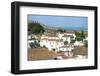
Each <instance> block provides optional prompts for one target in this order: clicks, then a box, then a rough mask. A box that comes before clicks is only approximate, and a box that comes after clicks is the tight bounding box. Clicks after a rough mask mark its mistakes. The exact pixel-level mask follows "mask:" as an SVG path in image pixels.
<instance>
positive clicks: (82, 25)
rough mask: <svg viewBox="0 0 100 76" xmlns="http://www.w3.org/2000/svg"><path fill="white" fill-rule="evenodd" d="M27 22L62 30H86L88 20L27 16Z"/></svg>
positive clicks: (85, 18)
mask: <svg viewBox="0 0 100 76" xmlns="http://www.w3.org/2000/svg"><path fill="white" fill-rule="evenodd" d="M28 21H30V22H31V21H37V22H39V23H41V24H45V25H46V26H51V27H60V28H64V29H74V30H81V29H83V30H87V27H88V18H87V17H79V16H49V15H28Z"/></svg>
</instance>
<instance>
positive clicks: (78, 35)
mask: <svg viewBox="0 0 100 76" xmlns="http://www.w3.org/2000/svg"><path fill="white" fill-rule="evenodd" d="M75 35H76V38H75V39H76V40H77V41H83V39H84V38H85V34H84V31H83V30H81V32H78V31H75Z"/></svg>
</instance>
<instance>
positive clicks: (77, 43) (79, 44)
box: [74, 41, 84, 46]
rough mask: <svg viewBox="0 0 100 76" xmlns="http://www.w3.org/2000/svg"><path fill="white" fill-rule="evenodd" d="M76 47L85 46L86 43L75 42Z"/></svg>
mask: <svg viewBox="0 0 100 76" xmlns="http://www.w3.org/2000/svg"><path fill="white" fill-rule="evenodd" d="M74 46H84V43H83V42H81V41H75V43H74Z"/></svg>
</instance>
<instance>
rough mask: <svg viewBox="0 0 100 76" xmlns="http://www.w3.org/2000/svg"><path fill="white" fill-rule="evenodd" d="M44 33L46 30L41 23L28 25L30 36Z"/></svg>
mask: <svg viewBox="0 0 100 76" xmlns="http://www.w3.org/2000/svg"><path fill="white" fill-rule="evenodd" d="M43 32H44V28H43V26H42V25H41V24H40V23H37V22H32V23H28V33H29V34H32V33H34V34H39V33H43Z"/></svg>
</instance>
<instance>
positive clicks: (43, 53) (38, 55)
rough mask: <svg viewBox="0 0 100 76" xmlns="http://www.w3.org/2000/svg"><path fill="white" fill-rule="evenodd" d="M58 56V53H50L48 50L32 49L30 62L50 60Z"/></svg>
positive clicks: (29, 54)
mask: <svg viewBox="0 0 100 76" xmlns="http://www.w3.org/2000/svg"><path fill="white" fill-rule="evenodd" d="M56 56H57V53H55V52H53V51H51V52H49V51H48V49H46V48H30V49H28V61H33V60H48V59H53V58H55V57H56Z"/></svg>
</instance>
